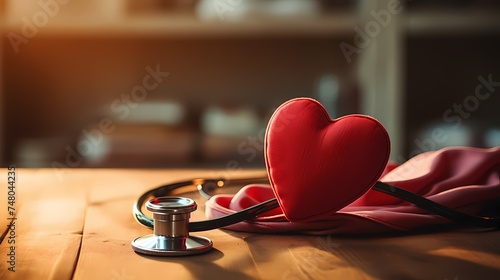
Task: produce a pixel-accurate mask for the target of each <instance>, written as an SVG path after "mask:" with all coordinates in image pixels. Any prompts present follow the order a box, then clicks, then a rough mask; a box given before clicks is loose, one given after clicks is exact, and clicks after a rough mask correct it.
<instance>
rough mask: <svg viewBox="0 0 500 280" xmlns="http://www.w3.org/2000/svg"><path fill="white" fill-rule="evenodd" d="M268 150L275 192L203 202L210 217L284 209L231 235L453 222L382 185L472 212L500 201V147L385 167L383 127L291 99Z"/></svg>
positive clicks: (270, 134) (264, 188)
mask: <svg viewBox="0 0 500 280" xmlns="http://www.w3.org/2000/svg"><path fill="white" fill-rule="evenodd" d="M265 151H266V153H265V157H266V165H267V169H268V174H269V178H270V182H271V185H249V186H246V187H244V188H242V189H241V190H240V191H239V192H238V193H237V194H236V195H217V196H214V197H213V198H211V199H210V200H209V201H208V202H207V203H206V208H205V209H206V215H207V217H208V218H217V217H220V216H224V215H227V214H231V213H234V212H236V211H239V210H242V209H244V208H247V207H250V206H252V205H255V204H257V203H259V202H263V201H265V200H268V199H270V198H273V197H277V198H278V201H279V203H280V206H281V207H280V209H275V210H273V211H270V212H268V213H266V214H264V215H262V216H260V217H258V218H256V219H254V220H251V221H245V222H241V223H238V224H235V225H231V226H228V227H227V228H229V229H233V230H239V231H251V232H301V233H307V234H366V233H380V232H387V231H394V230H409V229H415V228H419V227H423V226H429V225H437V224H446V223H449V221H448V220H446V219H444V218H442V217H439V216H436V215H433V214H431V213H428V212H427V211H425V210H422V209H420V208H418V207H416V206H414V205H412V204H410V203H407V202H404V201H401V200H399V199H397V198H394V197H392V196H389V195H386V194H382V193H379V192H377V191H373V190H370V188H371V187H372V186H373V185H374V183H375V182H376V181H377V180H378V179H380V180H381V181H383V182H387V183H390V184H393V185H396V186H398V187H401V188H404V189H407V190H409V191H412V192H414V193H417V194H419V195H422V196H424V197H427V198H429V199H431V200H433V201H435V202H438V203H441V204H443V205H445V206H447V207H451V208H454V209H458V210H466V211H472V212H471V213H473V212H477V210H478V209H481V208H482V207H484V205H485V204H486V203H487V202H491V201H495V200H496V201H500V147H496V148H491V149H476V148H469V147H452V148H446V149H443V150H439V151H434V152H427V153H424V154H421V155H418V156H416V157H414V158H412V159H410V160H408V161H407V162H405V163H404V164H402V165H400V166H397V164H394V163H389V164H387V159H388V156H389V137H388V136H387V133H386V131H385V129H384V128H383V127H382V125H380V123H379V122H378V121H376V120H375V119H373V118H371V117H367V116H361V115H351V116H346V117H343V118H339V119H336V120H331V119H330V118H329V117H328V115H327V113H326V111H325V110H324V108H323V107H322V106H321V105H320V104H319V103H318V102H316V101H314V100H312V99H307V98H299V99H294V100H291V101H289V102H286V103H284V104H283V105H282V106H280V107H279V108H278V109H277V110H276V112H275V114H274V115H273V116H272V117H271V120H270V122H269V125H268V129H267V132H266V140H265ZM384 167H385V169H384ZM380 176H382V177H380Z"/></svg>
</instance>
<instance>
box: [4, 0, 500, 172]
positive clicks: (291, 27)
mask: <svg viewBox="0 0 500 280" xmlns="http://www.w3.org/2000/svg"><path fill="white" fill-rule="evenodd" d="M0 34H1V36H0V129H1V131H0V164H1V166H2V167H3V166H8V165H10V164H16V165H17V166H18V167H148V168H156V167H214V168H230V169H234V168H239V167H262V166H264V159H263V137H264V129H265V127H266V125H267V121H268V119H269V117H270V115H271V114H272V112H273V110H274V109H275V108H276V107H277V106H279V105H280V104H281V103H282V102H284V101H286V100H288V99H290V98H293V97H299V96H308V97H313V98H315V99H317V100H319V101H320V102H322V103H323V104H324V105H325V107H326V108H327V110H328V112H329V113H330V116H331V117H332V118H336V117H339V116H342V115H345V114H350V113H363V114H369V115H372V116H374V117H376V118H378V119H379V120H380V121H381V122H382V123H383V124H384V126H385V127H386V128H387V130H388V131H389V134H390V136H391V140H392V155H391V158H392V159H393V160H396V161H400V162H402V161H404V160H406V159H408V158H409V157H411V156H413V155H416V154H418V153H421V152H424V151H427V150H434V149H439V148H441V147H445V146H449V145H471V146H477V147H491V146H496V145H500V109H499V108H500V96H499V95H500V84H498V83H499V82H500V3H499V2H498V1H494V0H477V1H472V0H455V1H451V0H446V1H445V0H443V1H430V0H429V1H423V0H414V1H401V2H398V1H386V0H380V1H373V0H358V1H349V0H338V1H334V0H332V1H327V0H252V1H250V0H107V1H101V0H85V1H84V0H23V1H18V0H0Z"/></svg>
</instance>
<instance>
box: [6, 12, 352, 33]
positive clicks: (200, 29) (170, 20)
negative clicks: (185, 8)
mask: <svg viewBox="0 0 500 280" xmlns="http://www.w3.org/2000/svg"><path fill="white" fill-rule="evenodd" d="M357 22H358V18H357V17H356V16H354V15H351V14H347V13H342V14H331V15H325V16H321V17H317V18H316V17H315V18H311V17H297V18H262V19H250V18H248V19H241V20H231V21H229V20H227V21H219V20H216V19H215V20H200V19H198V18H195V17H192V16H168V15H164V16H163V15H161V16H160V15H155V16H151V17H143V16H136V17H132V16H131V17H127V18H123V19H116V20H105V19H99V18H95V19H85V20H84V19H75V20H61V19H56V18H53V19H51V20H50V21H49V23H48V24H47V25H46V26H43V27H41V28H39V29H40V31H41V32H43V34H58V35H70V36H73V35H106V36H108V35H126V36H139V37H140V36H182V37H200V36H269V35H270V36H331V35H332V34H337V33H341V34H344V33H351V32H352V27H353V26H355V25H356V24H357ZM23 25H24V23H23V22H20V21H18V20H16V21H13V20H7V21H6V22H5V23H4V28H3V29H4V31H7V32H8V31H14V32H21V30H22V28H23Z"/></svg>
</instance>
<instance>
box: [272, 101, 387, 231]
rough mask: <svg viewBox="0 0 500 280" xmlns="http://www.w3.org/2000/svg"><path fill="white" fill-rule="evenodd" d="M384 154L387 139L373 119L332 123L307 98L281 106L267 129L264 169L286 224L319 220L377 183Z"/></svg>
mask: <svg viewBox="0 0 500 280" xmlns="http://www.w3.org/2000/svg"><path fill="white" fill-rule="evenodd" d="M389 153H390V140H389V136H388V134H387V131H386V130H385V128H384V127H383V126H382V124H380V123H379V122H378V121H377V120H376V119H374V118H372V117H369V116H364V115H348V116H344V117H341V118H338V119H335V120H332V119H330V117H328V113H327V112H326V110H325V108H324V107H323V106H322V105H321V104H320V103H319V102H317V101H316V100H313V99H310V98H297V99H292V100H290V101H288V102H285V103H284V104H282V105H281V106H280V107H279V108H278V109H277V110H276V111H275V112H274V114H273V116H272V117H271V119H270V120H269V124H268V126H267V131H266V138H265V159H266V166H267V171H268V174H269V179H270V182H271V186H272V188H273V190H274V193H275V195H276V197H277V198H278V201H279V204H280V206H281V208H282V210H283V212H284V214H285V216H286V218H287V219H288V220H289V221H291V222H305V221H312V220H317V219H320V218H322V217H324V216H327V215H330V214H332V213H334V212H336V211H338V210H340V209H342V208H343V207H345V206H346V205H348V204H349V203H351V202H353V201H354V200H356V199H357V198H358V197H360V196H361V195H363V194H364V193H365V192H366V191H368V190H369V189H370V188H371V187H372V186H373V185H374V184H375V182H376V181H377V180H378V179H379V177H380V175H381V174H382V172H383V170H384V167H385V166H386V164H387V161H388V159H389Z"/></svg>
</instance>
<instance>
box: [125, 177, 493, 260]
mask: <svg viewBox="0 0 500 280" xmlns="http://www.w3.org/2000/svg"><path fill="white" fill-rule="evenodd" d="M267 180H268V178H267V177H260V178H242V179H232V180H230V181H228V180H224V179H193V180H189V181H184V182H178V183H173V184H167V185H163V186H160V187H157V188H154V189H151V190H149V191H147V192H145V193H144V194H142V195H141V196H140V197H139V198H138V199H137V200H136V202H135V203H134V206H133V215H134V217H135V219H136V220H137V222H139V223H140V224H141V225H143V226H146V227H148V228H151V229H153V234H148V235H145V236H142V237H138V238H136V239H134V240H133V241H132V248H133V249H134V251H136V252H137V253H140V254H145V255H153V256H186V255H194V254H200V253H204V252H208V251H210V250H211V249H212V248H213V242H212V241H211V240H210V239H208V238H206V237H201V236H194V235H190V234H189V233H190V232H197V231H206V230H212V229H217V228H221V227H225V226H228V225H232V224H235V223H238V222H242V221H245V220H249V219H252V218H254V217H256V216H258V215H261V214H263V213H265V212H268V211H270V210H272V209H274V208H277V207H279V203H278V201H277V199H276V198H273V199H269V200H267V201H264V202H261V203H259V204H256V205H254V206H252V207H249V208H246V209H244V210H241V211H238V212H236V213H233V214H230V215H227V216H224V217H220V218H216V219H211V220H205V221H197V222H189V217H190V213H191V212H193V211H195V210H196V208H197V205H196V202H195V201H194V200H192V199H190V198H185V197H179V196H170V194H171V192H172V191H173V190H176V189H178V188H181V187H189V186H191V187H193V188H194V190H198V191H199V192H200V193H201V194H202V195H203V196H204V197H206V198H207V199H209V198H210V197H211V196H212V195H213V194H214V190H216V189H219V188H222V187H224V186H227V185H228V183H231V184H249V183H256V182H262V181H267ZM372 190H375V191H379V192H382V193H385V194H388V195H391V196H394V197H397V198H399V199H402V200H405V201H408V202H410V203H413V204H414V205H416V206H417V207H420V208H422V209H425V210H427V211H429V212H432V213H434V214H436V215H439V216H442V217H444V218H447V219H449V220H451V221H453V222H456V223H459V224H462V225H466V226H473V227H483V228H499V227H500V217H482V216H475V215H470V214H466V213H462V212H459V211H457V210H454V209H451V208H448V207H446V206H444V205H441V204H439V203H436V202H434V201H432V200H429V199H427V198H425V197H422V196H419V195H417V194H414V193H412V192H409V191H407V190H404V189H401V188H399V187H397V186H393V185H390V184H387V183H383V182H380V181H378V182H376V183H375V185H374V186H373V187H372ZM143 206H145V208H146V209H147V210H148V211H150V212H151V213H152V216H153V218H152V219H151V218H149V217H147V216H146V215H145V214H144V213H143V212H142V207H143Z"/></svg>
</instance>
